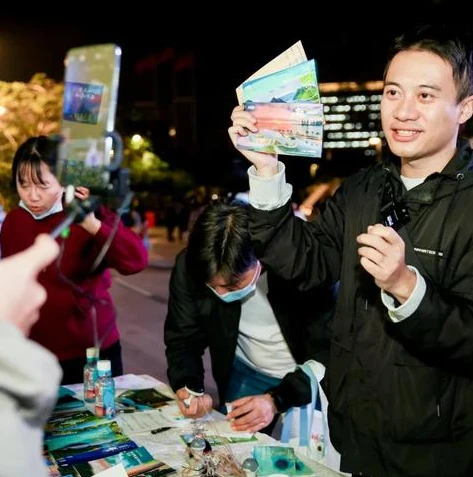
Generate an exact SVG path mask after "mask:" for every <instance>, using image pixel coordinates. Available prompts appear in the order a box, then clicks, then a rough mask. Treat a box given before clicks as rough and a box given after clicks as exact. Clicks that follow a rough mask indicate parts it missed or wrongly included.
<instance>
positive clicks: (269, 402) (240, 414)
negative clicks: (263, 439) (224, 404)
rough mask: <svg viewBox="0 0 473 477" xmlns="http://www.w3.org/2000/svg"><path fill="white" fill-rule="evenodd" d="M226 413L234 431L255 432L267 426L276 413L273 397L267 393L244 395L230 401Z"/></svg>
mask: <svg viewBox="0 0 473 477" xmlns="http://www.w3.org/2000/svg"><path fill="white" fill-rule="evenodd" d="M231 404H232V411H231V412H229V413H228V414H227V419H229V420H231V426H232V429H235V431H246V432H257V431H260V430H261V429H263V428H264V427H266V426H269V424H271V422H272V421H273V419H274V416H275V415H276V413H277V409H276V406H275V404H274V401H273V398H272V397H271V396H270V395H269V394H260V395H257V396H246V397H243V398H240V399H236V400H235V401H233V402H232V403H231Z"/></svg>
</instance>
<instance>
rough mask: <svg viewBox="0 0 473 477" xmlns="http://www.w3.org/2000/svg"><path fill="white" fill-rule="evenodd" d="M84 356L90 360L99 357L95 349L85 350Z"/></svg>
mask: <svg viewBox="0 0 473 477" xmlns="http://www.w3.org/2000/svg"><path fill="white" fill-rule="evenodd" d="M85 354H86V356H87V358H89V359H92V358H98V357H99V353H98V350H97V348H95V347H94V348H87V349H86V350H85Z"/></svg>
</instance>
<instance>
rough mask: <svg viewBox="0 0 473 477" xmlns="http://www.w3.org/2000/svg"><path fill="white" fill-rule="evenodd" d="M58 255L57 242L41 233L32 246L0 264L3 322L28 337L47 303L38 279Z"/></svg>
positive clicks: (0, 311)
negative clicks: (41, 309) (40, 310)
mask: <svg viewBox="0 0 473 477" xmlns="http://www.w3.org/2000/svg"><path fill="white" fill-rule="evenodd" d="M58 254H59V246H58V244H57V243H56V241H55V240H54V239H53V238H51V237H50V236H49V235H45V234H42V235H39V236H38V237H37V238H36V240H35V242H34V244H33V245H32V246H31V247H29V248H27V249H26V250H24V251H23V252H19V253H17V254H15V255H12V256H10V257H7V258H3V259H2V260H1V261H0V283H1V286H0V319H1V320H6V321H9V322H11V323H12V324H13V325H15V326H16V327H17V328H19V329H20V330H21V331H22V332H23V333H24V335H25V336H27V335H28V334H29V331H30V329H31V327H32V326H33V325H34V323H35V322H36V321H37V319H38V317H39V309H40V307H41V305H42V304H43V303H44V302H45V301H46V290H45V289H44V288H43V286H42V285H40V284H39V283H38V281H37V276H38V274H39V273H40V272H41V271H42V270H43V269H44V268H45V267H47V266H48V265H49V264H50V263H51V262H52V261H53V260H54V259H55V258H56V257H57V255H58Z"/></svg>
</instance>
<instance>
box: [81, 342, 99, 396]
mask: <svg viewBox="0 0 473 477" xmlns="http://www.w3.org/2000/svg"><path fill="white" fill-rule="evenodd" d="M86 357H87V362H86V363H85V366H84V401H85V402H92V403H93V402H95V382H96V381H97V361H98V359H99V350H98V349H97V348H87V350H86Z"/></svg>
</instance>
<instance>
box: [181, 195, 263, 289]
mask: <svg viewBox="0 0 473 477" xmlns="http://www.w3.org/2000/svg"><path fill="white" fill-rule="evenodd" d="M256 261H257V258H256V255H255V252H254V250H253V247H252V245H251V240H250V235H249V231H248V206H247V205H245V204H243V203H231V204H225V203H223V202H215V203H211V204H209V205H207V206H206V207H205V209H204V210H203V211H202V212H201V213H200V214H199V216H198V217H197V219H196V221H195V223H194V226H193V227H192V230H191V232H190V234H189V240H188V245H187V252H186V265H187V268H188V270H189V273H190V274H191V276H192V277H193V278H195V279H196V280H197V281H199V282H200V283H207V282H208V281H210V280H211V279H212V278H213V277H214V276H215V275H217V274H218V273H220V274H221V275H222V277H223V279H224V280H225V282H226V283H228V284H232V283H236V282H238V279H239V277H240V276H241V275H242V274H243V273H245V272H247V271H248V270H249V269H250V268H251V267H252V266H254V265H255V263H256Z"/></svg>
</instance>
